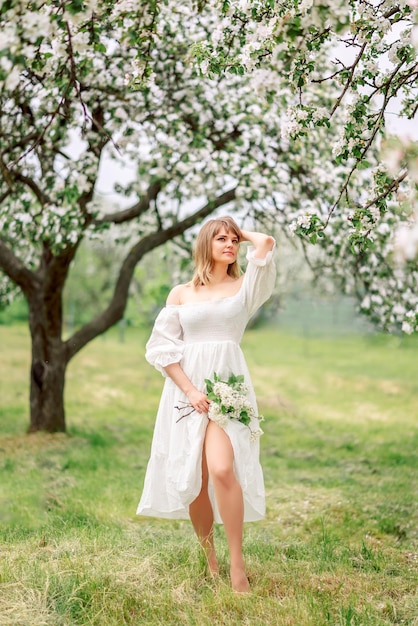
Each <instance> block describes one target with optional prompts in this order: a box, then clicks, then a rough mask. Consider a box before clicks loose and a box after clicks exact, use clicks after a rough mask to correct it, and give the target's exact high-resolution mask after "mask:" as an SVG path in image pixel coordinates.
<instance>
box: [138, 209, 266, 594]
mask: <svg viewBox="0 0 418 626" xmlns="http://www.w3.org/2000/svg"><path fill="white" fill-rule="evenodd" d="M242 241H248V242H250V243H251V244H252V247H251V248H250V249H249V250H248V253H247V259H248V266H247V271H246V273H245V274H244V275H240V270H239V266H238V262H237V256H238V250H239V244H240V242H242ZM274 245H275V241H274V239H273V238H272V237H270V236H269V235H264V234H262V233H257V232H249V231H246V230H240V229H239V227H238V226H237V224H236V223H235V222H234V220H233V219H232V218H230V217H224V218H219V219H213V220H209V221H208V222H207V223H206V224H204V226H203V227H202V229H201V230H200V232H199V234H198V237H197V240H196V245H195V252H194V258H195V266H196V268H195V274H194V277H193V279H192V281H191V282H189V283H186V284H184V285H177V286H176V287H174V289H172V291H171V292H170V294H169V296H168V298H167V304H166V307H165V308H164V309H163V310H162V311H161V312H160V314H159V315H158V317H157V319H156V321H155V325H154V328H153V331H152V334H151V337H150V339H149V341H148V343H147V346H146V359H147V360H148V361H149V362H150V363H151V364H152V365H154V366H155V367H156V368H157V369H158V370H159V371H161V373H162V374H163V375H164V376H165V377H166V381H165V385H164V389H163V393H162V397H161V402H160V406H159V410H158V413H157V419H156V424H155V430H154V437H153V442H152V449H151V458H150V461H149V463H148V468H147V473H146V477H145V484H144V491H143V494H142V497H141V501H140V503H139V505H138V510H137V513H138V514H139V515H152V516H156V517H166V518H190V519H191V521H192V524H193V527H194V529H195V532H196V534H197V536H198V538H199V541H200V543H201V545H202V547H203V549H204V551H205V554H206V556H207V560H208V566H209V569H210V571H211V573H212V574H213V575H216V574H217V572H218V562H217V559H216V553H215V547H214V541H213V523H214V521H216V522H223V524H224V528H225V533H226V537H227V541H228V547H229V552H230V575H231V585H232V588H233V589H234V590H235V591H237V592H246V591H248V590H249V582H248V579H247V576H246V573H245V568H244V559H243V554H242V535H243V522H244V521H254V520H257V519H261V518H262V517H263V516H264V512H265V498H264V483H263V474H262V470H261V466H260V463H259V441H258V439H255V440H254V438H253V437H251V436H250V435H251V432H250V428H248V427H247V426H245V425H244V424H241V423H240V422H237V421H235V420H234V421H232V420H228V423H227V424H226V426H224V427H220V426H218V424H216V423H215V422H214V421H212V420H209V419H208V415H207V414H208V410H209V404H210V400H209V399H208V397H207V395H206V386H205V378H208V379H211V380H213V376H214V373H215V372H216V374H217V375H218V376H220V377H221V378H222V380H227V379H228V377H229V376H230V374H235V375H243V376H244V381H245V383H246V385H247V386H248V387H249V394H248V398H249V400H250V402H251V404H252V406H253V408H254V411H255V415H257V405H256V399H255V395H254V390H253V387H252V384H251V379H250V376H249V373H248V369H247V365H246V363H245V359H244V355H243V353H242V351H241V348H240V346H239V342H240V340H241V338H242V335H243V333H244V330H245V326H246V325H247V322H248V320H249V319H250V317H251V316H252V315H254V313H255V312H256V311H257V309H258V308H259V307H260V306H261V304H263V302H265V301H266V300H267V299H268V298H269V296H270V295H271V292H272V289H273V286H274V279H275V268H274V263H273V259H272V257H273V248H274ZM187 406H188V407H190V409H189V410H188V411H187V415H186V416H185V417H183V418H182V419H180V420H179V410H178V407H187ZM256 421H257V427H258V420H256Z"/></svg>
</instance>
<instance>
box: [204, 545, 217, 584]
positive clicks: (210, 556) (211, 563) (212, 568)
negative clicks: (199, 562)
mask: <svg viewBox="0 0 418 626" xmlns="http://www.w3.org/2000/svg"><path fill="white" fill-rule="evenodd" d="M206 559H207V562H208V568H209V573H210V575H211V576H212V577H213V578H215V577H216V576H218V575H219V565H218V559H217V558H216V554H215V550H214V549H213V548H210V549H209V550H208V551H207V553H206Z"/></svg>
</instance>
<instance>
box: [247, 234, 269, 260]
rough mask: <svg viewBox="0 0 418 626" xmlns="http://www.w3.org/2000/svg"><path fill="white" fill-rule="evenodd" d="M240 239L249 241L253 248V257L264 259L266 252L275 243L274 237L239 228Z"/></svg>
mask: <svg viewBox="0 0 418 626" xmlns="http://www.w3.org/2000/svg"><path fill="white" fill-rule="evenodd" d="M241 234H242V241H249V242H250V243H251V244H252V245H253V246H254V248H255V251H254V258H256V259H264V258H265V257H266V256H267V253H268V252H270V251H271V250H273V248H274V244H275V243H276V242H275V240H274V237H271V235H265V234H264V233H258V232H254V231H251V230H241Z"/></svg>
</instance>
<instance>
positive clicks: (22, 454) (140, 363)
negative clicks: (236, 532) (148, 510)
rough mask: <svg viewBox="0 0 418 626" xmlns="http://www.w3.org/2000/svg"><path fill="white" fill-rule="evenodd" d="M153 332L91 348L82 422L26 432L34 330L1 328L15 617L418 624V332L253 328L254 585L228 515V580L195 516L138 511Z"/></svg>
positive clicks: (5, 550)
mask: <svg viewBox="0 0 418 626" xmlns="http://www.w3.org/2000/svg"><path fill="white" fill-rule="evenodd" d="M145 340H146V336H145V335H144V334H143V333H141V332H140V331H137V330H134V329H129V330H128V331H127V334H126V340H125V342H124V343H121V342H120V341H119V340H118V332H117V331H113V332H110V333H109V334H108V335H107V336H106V337H105V338H99V339H98V340H96V341H95V342H94V343H93V344H91V345H90V346H88V347H87V348H86V349H85V350H84V351H83V352H82V353H80V354H79V355H78V356H77V357H76V359H75V360H74V362H73V363H72V364H71V365H70V369H69V372H68V379H67V385H66V406H67V423H68V434H67V435H62V434H61V435H47V434H42V433H38V434H36V435H26V434H25V430H26V428H27V425H28V406H27V381H28V371H27V370H28V365H29V344H28V336H27V332H26V330H25V329H24V327H20V326H13V327H6V326H3V327H0V346H1V358H0V381H1V383H0V384H1V395H0V626H4V625H6V624H7V625H13V626H20V625H21V626H26V625H27V626H29V625H30V626H41V625H48V626H49V625H50V626H60V625H62V626H72V625H87V624H88V625H97V626H99V625H100V626H113V625H115V626H116V625H122V624H126V625H136V624H138V625H140V624H141V625H142V624H149V625H159V624H161V625H162V624H167V625H173V626H174V625H176V626H178V625H179V624H181V625H183V624H186V625H193V624H196V626H201V625H208V626H209V625H210V626H212V625H215V626H217V625H227V626H228V625H235V624H236V625H241V624H244V625H249V626H265V625H289V626H290V625H292V626H326V625H329V626H354V625H356V626H363V625H367V626H368V625H370V626H385V625H391V624H393V625H395V624H396V625H397V624H399V625H400V624H403V625H409V626H412V625H415V626H416V625H418V505H417V494H418V452H417V451H418V419H417V418H418V375H417V374H418V366H417V362H418V361H417V350H418V342H417V338H411V337H406V338H402V339H400V338H396V337H389V336H363V337H359V336H356V337H355V336H353V337H349V336H342V337H338V338H334V339H331V338H324V337H322V338H314V337H306V336H305V337H300V336H297V335H290V334H287V333H286V332H285V331H283V330H280V331H277V330H272V329H263V330H253V331H249V332H248V333H247V334H246V336H245V340H244V343H243V348H244V351H245V353H246V356H247V360H248V363H249V366H250V370H251V372H252V374H253V379H254V383H255V386H256V389H257V392H258V398H259V404H260V411H261V412H262V413H263V414H264V415H265V417H266V421H265V423H264V424H263V428H264V430H265V435H264V436H263V438H262V441H261V443H262V463H263V467H264V471H265V480H266V489H267V516H266V519H265V520H264V521H263V522H258V523H256V524H249V525H247V526H246V530H245V542H244V550H245V556H246V561H247V565H248V573H249V575H250V578H251V583H252V590H253V592H252V594H251V595H249V596H245V597H241V596H237V595H236V594H234V593H232V592H231V591H230V587H229V582H228V576H227V572H228V560H227V549H226V543H225V538H224V534H223V529H222V527H217V528H216V541H217V545H218V550H219V557H220V563H221V576H220V580H219V581H216V582H214V581H212V580H211V579H210V577H208V575H207V572H206V569H205V564H204V561H203V559H202V556H201V554H200V552H199V549H198V547H197V545H196V541H195V539H194V535H193V531H192V529H191V526H190V523H189V522H187V521H164V520H153V519H148V518H138V517H136V516H135V509H136V505H137V502H138V500H139V497H140V493H141V487H142V481H143V477H144V471H145V467H146V463H147V461H148V453H149V446H150V441H151V435H152V429H153V423H154V417H155V411H156V407H157V402H158V399H159V394H160V391H161V386H162V378H161V377H160V375H159V374H158V373H157V372H155V371H154V370H152V369H151V368H150V366H148V365H147V364H146V363H145V361H144V358H143V349H144V343H145Z"/></svg>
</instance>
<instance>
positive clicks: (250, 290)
mask: <svg viewBox="0 0 418 626" xmlns="http://www.w3.org/2000/svg"><path fill="white" fill-rule="evenodd" d="M275 247H276V246H274V248H275ZM274 248H273V250H270V252H268V253H267V255H266V257H265V258H264V259H257V258H254V253H255V249H254V248H253V247H252V246H250V247H249V248H248V251H247V261H248V263H247V269H246V272H245V276H244V281H243V290H244V298H245V304H246V307H247V311H248V315H249V317H252V316H253V315H254V313H255V312H256V311H257V309H259V308H260V306H261V305H262V304H264V302H266V300H268V299H269V298H270V296H271V294H272V292H273V289H274V283H275V280H276V266H275V264H274V258H273V255H274Z"/></svg>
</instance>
